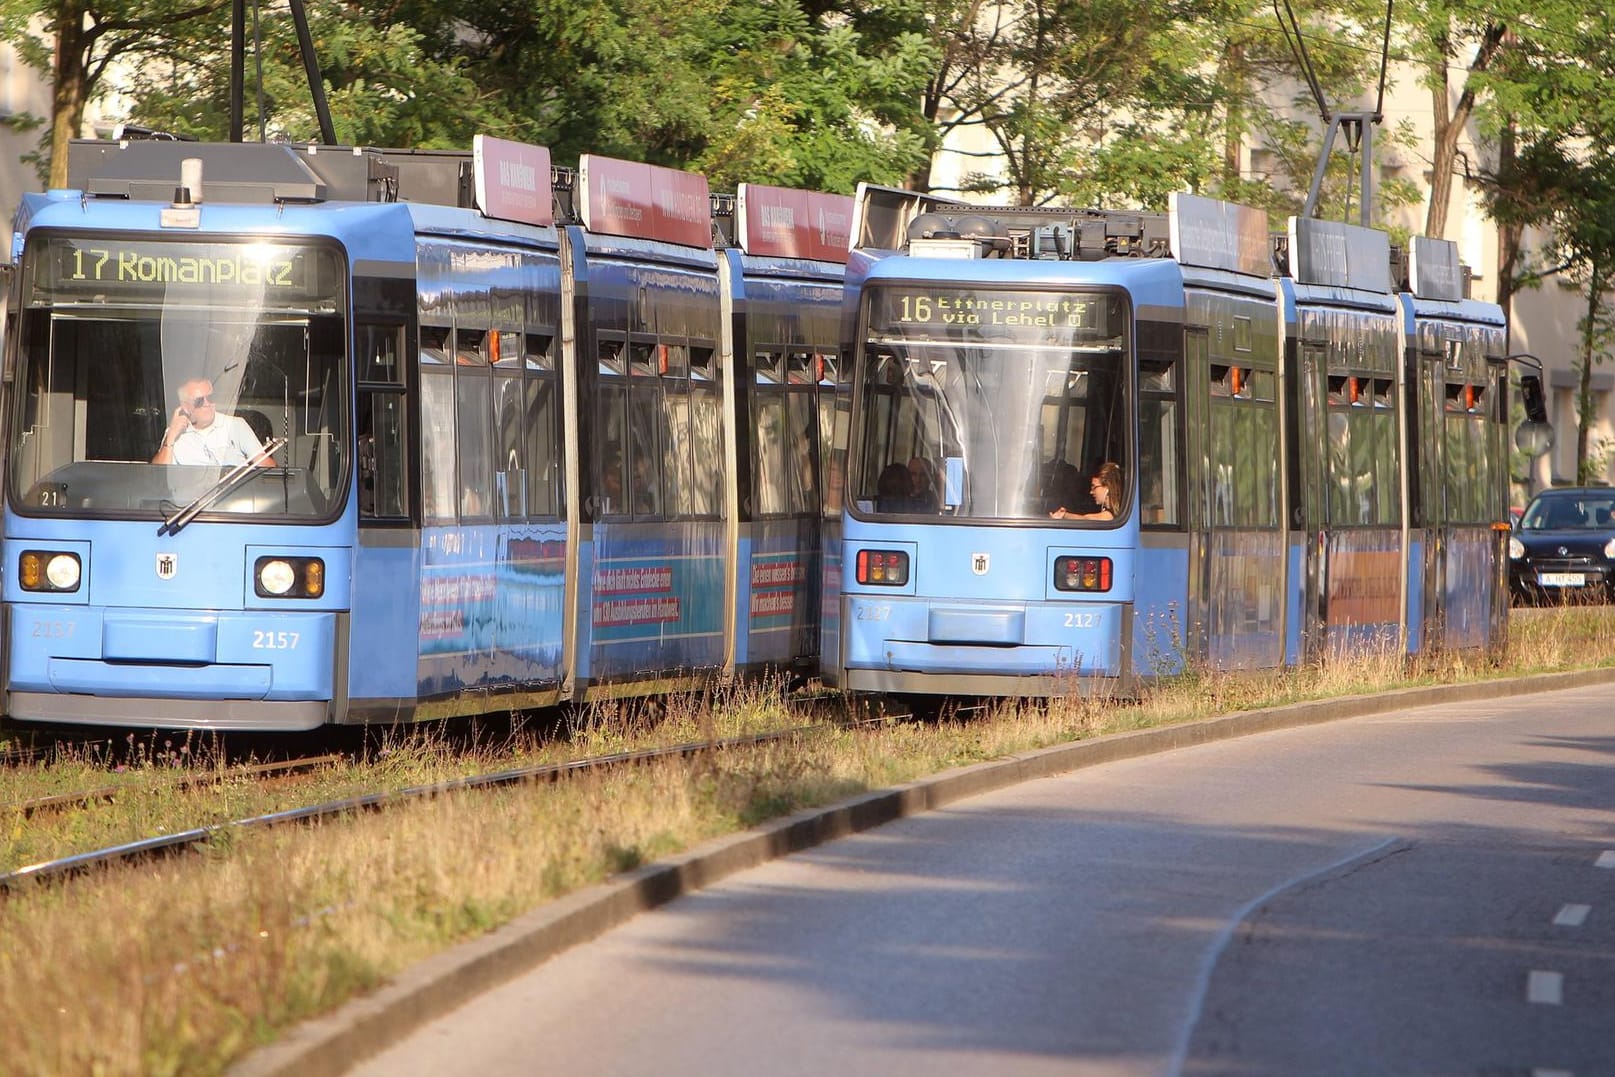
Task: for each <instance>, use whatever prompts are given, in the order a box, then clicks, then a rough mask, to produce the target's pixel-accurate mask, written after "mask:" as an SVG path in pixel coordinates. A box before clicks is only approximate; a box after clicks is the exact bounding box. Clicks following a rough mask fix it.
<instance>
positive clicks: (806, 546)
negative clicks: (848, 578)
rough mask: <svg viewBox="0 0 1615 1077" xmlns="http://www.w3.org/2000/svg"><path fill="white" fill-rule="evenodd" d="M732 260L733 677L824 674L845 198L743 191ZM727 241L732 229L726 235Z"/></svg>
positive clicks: (727, 275)
mask: <svg viewBox="0 0 1615 1077" xmlns="http://www.w3.org/2000/svg"><path fill="white" fill-rule="evenodd" d="M730 219H731V221H732V231H733V242H732V243H730V244H727V245H726V246H725V248H724V250H723V251H722V256H723V258H724V272H723V277H722V279H723V285H724V297H725V301H726V302H727V304H728V305H729V307H730V310H731V315H732V321H731V324H732V325H733V326H734V334H733V337H734V347H735V351H736V353H737V359H738V368H739V369H741V370H748V371H750V376H749V378H748V379H747V385H746V386H741V385H739V384H738V383H736V386H735V387H736V389H737V390H742V389H745V390H748V391H742V392H737V393H736V395H735V399H734V400H733V402H732V403H731V404H730V405H729V407H728V408H727V409H726V412H727V414H729V415H730V416H731V417H732V420H733V424H734V431H735V433H734V436H733V437H732V438H731V439H730V440H729V444H731V445H732V446H734V452H735V458H734V459H733V460H732V461H730V462H728V463H727V465H726V466H728V467H729V468H730V469H731V471H732V472H733V473H734V474H735V480H736V481H735V482H734V483H733V484H731V489H732V491H733V496H734V499H735V500H734V504H733V506H732V508H731V511H730V513H729V518H730V519H733V520H734V521H736V530H737V535H736V541H737V555H736V558H735V566H736V569H737V578H736V580H735V581H734V586H735V592H734V593H735V596H736V597H735V599H734V600H733V601H732V602H731V603H730V604H729V605H730V608H731V609H732V610H733V611H734V616H735V633H734V643H735V654H734V663H733V664H734V670H735V672H736V673H737V674H741V675H745V674H749V673H754V672H758V671H761V670H766V669H776V670H780V671H782V672H787V673H789V674H790V675H792V676H793V677H798V678H800V677H806V676H811V675H812V674H814V673H816V672H817V669H818V658H819V579H820V575H821V572H822V563H821V560H820V558H821V552H820V532H821V521H822V513H823V507H824V496H825V491H824V486H825V477H824V459H825V457H826V455H827V454H828V449H829V444H830V441H831V433H832V421H833V416H834V402H835V385H836V381H837V377H838V375H839V372H840V369H841V356H840V333H841V325H840V318H841V299H842V296H841V285H842V277H843V274H844V272H845V263H846V259H847V249H848V239H849V235H850V229H851V227H852V199H851V198H849V197H847V196H845V195H829V194H820V193H816V192H806V191H792V190H786V189H783V188H777V187H764V186H759V185H754V184H744V183H743V184H741V185H740V187H739V190H738V191H737V194H736V197H735V202H734V205H733V208H732V214H731V218H730ZM720 230H721V229H720Z"/></svg>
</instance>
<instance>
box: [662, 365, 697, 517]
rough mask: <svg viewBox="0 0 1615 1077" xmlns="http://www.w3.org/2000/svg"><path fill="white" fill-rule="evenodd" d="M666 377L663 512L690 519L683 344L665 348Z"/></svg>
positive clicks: (692, 496)
mask: <svg viewBox="0 0 1615 1077" xmlns="http://www.w3.org/2000/svg"><path fill="white" fill-rule="evenodd" d="M662 347H663V348H664V349H665V350H666V353H667V362H666V374H665V377H664V378H663V385H662V423H663V427H664V431H665V435H666V436H665V437H664V438H663V439H662V479H663V494H664V495H665V497H664V501H663V505H662V507H663V509H664V510H665V511H666V512H667V515H669V516H685V517H687V516H690V515H691V514H692V513H693V512H694V504H695V473H694V471H693V469H692V467H691V458H690V447H691V445H690V443H691V433H690V426H691V410H692V408H691V404H692V400H693V393H692V389H691V385H690V380H689V365H690V361H689V352H688V349H687V348H686V347H685V346H684V345H682V344H664V345H662Z"/></svg>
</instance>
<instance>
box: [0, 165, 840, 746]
mask: <svg viewBox="0 0 1615 1077" xmlns="http://www.w3.org/2000/svg"><path fill="white" fill-rule="evenodd" d="M71 172H72V174H73V177H74V189H73V190H68V191H55V192H49V193H47V194H44V195H40V196H30V197H29V198H27V199H25V201H24V204H23V206H22V209H21V210H20V212H19V216H18V221H17V226H16V232H15V236H14V241H13V253H14V257H15V259H16V263H17V266H16V280H15V286H14V287H13V289H12V292H11V295H12V304H11V307H10V310H11V313H12V316H13V324H14V325H16V327H17V332H15V333H12V334H9V339H8V340H7V351H6V377H7V381H8V398H7V399H8V403H7V409H8V410H7V415H6V419H7V432H8V438H9V453H10V466H9V469H8V481H7V487H6V498H5V520H4V523H5V539H4V550H5V554H4V556H5V558H6V565H7V570H6V573H5V590H4V607H5V617H4V626H5V632H6V636H5V655H4V675H5V713H6V714H7V716H8V718H11V719H21V720H30V721H48V722H92V723H98V724H99V723H105V724H123V725H138V726H169V727H199V728H255V729H305V728H310V727H313V726H317V725H320V724H323V723H327V722H350V721H383V720H393V719H412V718H425V717H438V716H447V715H452V714H457V713H469V712H478V711H487V710H490V709H495V708H516V707H529V706H539V705H544V704H549V703H554V702H558V701H563V700H587V699H591V698H597V697H600V696H609V695H623V694H640V693H648V692H654V691H661V690H665V689H667V688H669V687H676V686H680V685H688V684H694V683H700V682H704V681H710V680H712V679H715V678H722V677H725V676H729V675H732V674H735V673H744V672H749V671H752V670H755V669H757V668H761V667H764V666H780V667H787V668H800V667H802V666H803V665H804V664H808V663H811V661H812V654H811V651H806V652H805V651H804V649H803V646H802V643H803V641H804V640H813V639H815V637H816V633H817V628H816V625H817V617H818V607H817V603H816V601H813V598H814V596H815V594H816V588H815V586H814V582H813V580H811V579H810V578H808V571H809V567H810V566H816V565H817V558H818V545H817V539H818V535H817V529H816V528H814V527H804V526H802V525H801V521H802V520H804V519H808V520H812V519H816V517H817V514H818V511H819V509H818V504H817V502H816V500H813V499H815V498H816V497H817V491H818V489H819V488H820V485H821V483H820V478H819V475H818V468H819V461H820V452H819V449H818V445H817V438H818V437H819V434H820V430H821V424H820V423H819V422H818V421H816V419H815V421H813V422H802V423H798V422H796V421H795V420H796V419H797V418H799V417H801V416H800V415H799V413H802V412H804V411H805V412H806V413H807V414H808V415H809V416H815V415H816V412H817V410H818V398H819V396H820V395H821V394H823V393H824V388H823V384H822V383H821V381H819V380H818V379H819V378H820V377H821V376H822V374H823V372H824V371H826V370H829V371H830V372H831V373H830V377H831V378H833V376H834V375H833V371H834V370H835V369H836V367H837V366H838V365H839V361H838V357H837V333H836V328H835V325H836V311H837V309H838V304H839V299H840V280H841V275H842V264H841V260H840V259H841V258H843V257H844V253H841V254H838V253H837V244H836V243H835V241H834V237H830V238H829V239H828V240H826V239H825V235H826V227H825V224H824V222H825V221H826V220H827V219H829V220H831V221H834V220H839V221H840V222H841V232H840V244H839V251H840V252H844V251H845V249H846V240H845V235H846V223H847V221H848V220H849V218H850V206H851V201H850V199H846V198H829V197H828V196H817V195H808V194H806V193H803V192H789V191H782V190H779V189H775V188H761V187H758V188H751V189H750V190H749V191H747V192H743V197H742V201H748V200H749V202H750V203H751V205H752V208H753V211H754V212H755V214H756V215H757V218H758V224H757V225H756V226H755V227H753V228H752V229H751V230H750V234H749V236H748V234H747V232H746V230H745V229H744V228H741V229H739V230H738V232H739V235H738V236H737V237H736V238H735V240H734V241H733V242H729V243H726V242H719V243H716V244H715V242H714V235H715V229H714V206H713V201H712V200H711V198H710V196H709V192H708V190H707V186H706V181H705V179H704V178H703V177H700V176H695V175H691V174H687V173H681V172H675V171H673V170H670V169H656V168H651V167H650V166H645V165H637V164H633V163H630V162H623V161H613V160H610V159H607V158H598V157H585V158H584V159H583V160H582V161H581V162H580V168H579V169H578V170H577V172H576V173H572V172H570V171H568V170H556V169H552V167H551V164H550V160H549V155H548V151H546V150H544V149H543V148H542V147H532V146H523V145H520V144H517V143H510V142H504V141H501V140H495V139H484V138H479V139H478V141H477V145H476V146H475V148H474V150H473V152H471V153H446V152H421V153H415V152H408V151H386V150H347V149H340V150H339V149H335V148H332V147H300V146H285V145H199V144H194V143H190V144H187V143H172V142H129V143H104V142H103V143H80V144H76V145H75V147H74V160H73V167H72V169H71ZM555 180H559V181H561V182H560V183H559V185H558V186H557V187H555V188H554V189H552V182H553V181H555ZM720 201H721V200H720ZM810 218H811V219H813V220H814V221H816V223H817V227H816V228H815V227H813V226H811V224H810ZM810 241H811V242H810ZM804 356H806V357H807V358H806V359H804V358H803V357H804ZM803 372H807V374H808V375H810V376H812V377H814V378H815V380H814V381H813V382H812V383H810V384H806V385H804V386H803V387H802V388H801V389H800V391H798V389H797V383H796V382H794V381H793V380H792V379H793V378H795V377H799V376H800V375H802V373H803ZM798 395H799V396H801V397H802V400H801V401H798V400H797V399H796V396H798ZM775 411H778V413H779V415H780V416H781V421H779V422H772V421H771V420H770V418H769V417H770V416H772V415H773V414H774V413H775ZM754 416H755V417H756V418H753V417H754ZM786 418H789V419H790V420H791V421H784V420H785V419H786ZM247 431H250V433H249V432H247ZM193 435H194V436H193ZM182 440H184V441H185V444H184V445H181V441H182ZM254 450H257V451H254ZM741 477H744V478H745V480H746V481H745V483H744V484H741V483H740V482H739V480H740V479H741ZM793 483H794V485H793ZM810 501H811V502H812V504H811V506H810V504H809V502H810ZM743 541H744V542H745V543H746V544H747V545H748V548H747V550H746V552H745V554H744V555H742V553H741V548H742V543H743ZM743 558H744V559H746V560H747V561H748V563H747V564H745V565H744V566H742V560H743ZM776 563H777V564H779V565H781V566H782V567H780V568H778V569H774V568H771V567H768V566H771V565H774V564H776ZM757 565H761V566H763V567H762V568H760V569H759V568H758V567H756V566H757ZM759 593H761V594H762V595H763V596H764V597H758V596H759ZM737 607H745V610H746V616H745V617H741V616H737V613H736V609H737ZM776 637H777V640H778V642H775V641H776Z"/></svg>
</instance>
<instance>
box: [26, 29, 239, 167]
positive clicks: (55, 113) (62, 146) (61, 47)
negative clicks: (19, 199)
mask: <svg viewBox="0 0 1615 1077" xmlns="http://www.w3.org/2000/svg"><path fill="white" fill-rule="evenodd" d="M222 3H223V0H202V2H195V0H3V2H0V35H4V38H5V40H7V41H9V42H12V43H13V44H14V45H16V46H17V47H18V52H19V54H20V55H21V57H22V59H23V62H24V63H27V64H29V65H30V66H32V67H34V68H35V69H36V70H39V71H41V72H48V73H49V75H50V79H51V87H52V88H51V120H50V139H49V149H48V150H47V151H46V153H45V161H46V164H47V169H48V171H47V176H48V179H49V183H50V185H51V186H53V187H61V186H65V185H66V183H67V144H68V142H69V141H70V140H72V139H74V138H77V137H78V135H79V133H80V131H81V130H82V129H83V127H84V111H85V107H86V106H87V105H88V104H89V102H90V101H91V100H92V99H93V98H94V97H95V95H96V94H97V93H100V92H102V91H103V90H104V88H105V86H104V83H105V80H106V78H107V74H108V72H109V71H110V70H112V69H113V68H114V65H116V64H120V63H121V64H125V65H138V64H140V63H142V62H144V61H145V60H146V59H148V58H149V57H151V56H153V55H155V54H159V53H160V52H161V50H162V49H163V47H164V44H165V42H166V40H167V37H168V35H169V34H170V33H171V32H173V31H175V30H176V29H178V28H180V27H183V26H184V25H185V24H187V23H190V22H192V21H194V20H197V19H201V18H204V17H206V16H208V15H210V14H214V13H216V12H217V11H219V10H220V7H221V6H222ZM36 26H38V27H39V28H40V30H39V32H36V30H35V27H36ZM47 58H48V64H47Z"/></svg>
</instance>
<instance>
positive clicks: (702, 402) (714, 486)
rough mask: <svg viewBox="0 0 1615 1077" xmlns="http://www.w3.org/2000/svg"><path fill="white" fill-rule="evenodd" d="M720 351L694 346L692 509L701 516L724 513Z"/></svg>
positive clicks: (691, 428) (691, 411) (691, 438)
mask: <svg viewBox="0 0 1615 1077" xmlns="http://www.w3.org/2000/svg"><path fill="white" fill-rule="evenodd" d="M716 356H717V352H716V350H715V349H713V348H710V347H698V346H692V347H691V349H690V451H691V454H692V458H693V460H694V461H695V473H694V474H693V475H692V476H691V481H690V511H691V512H692V513H693V514H695V515H697V516H710V517H718V516H721V515H723V511H724V502H723V489H724V483H723V477H724V453H723V414H722V409H721V407H720V401H719V394H718V380H717V378H718V367H717V362H716Z"/></svg>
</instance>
